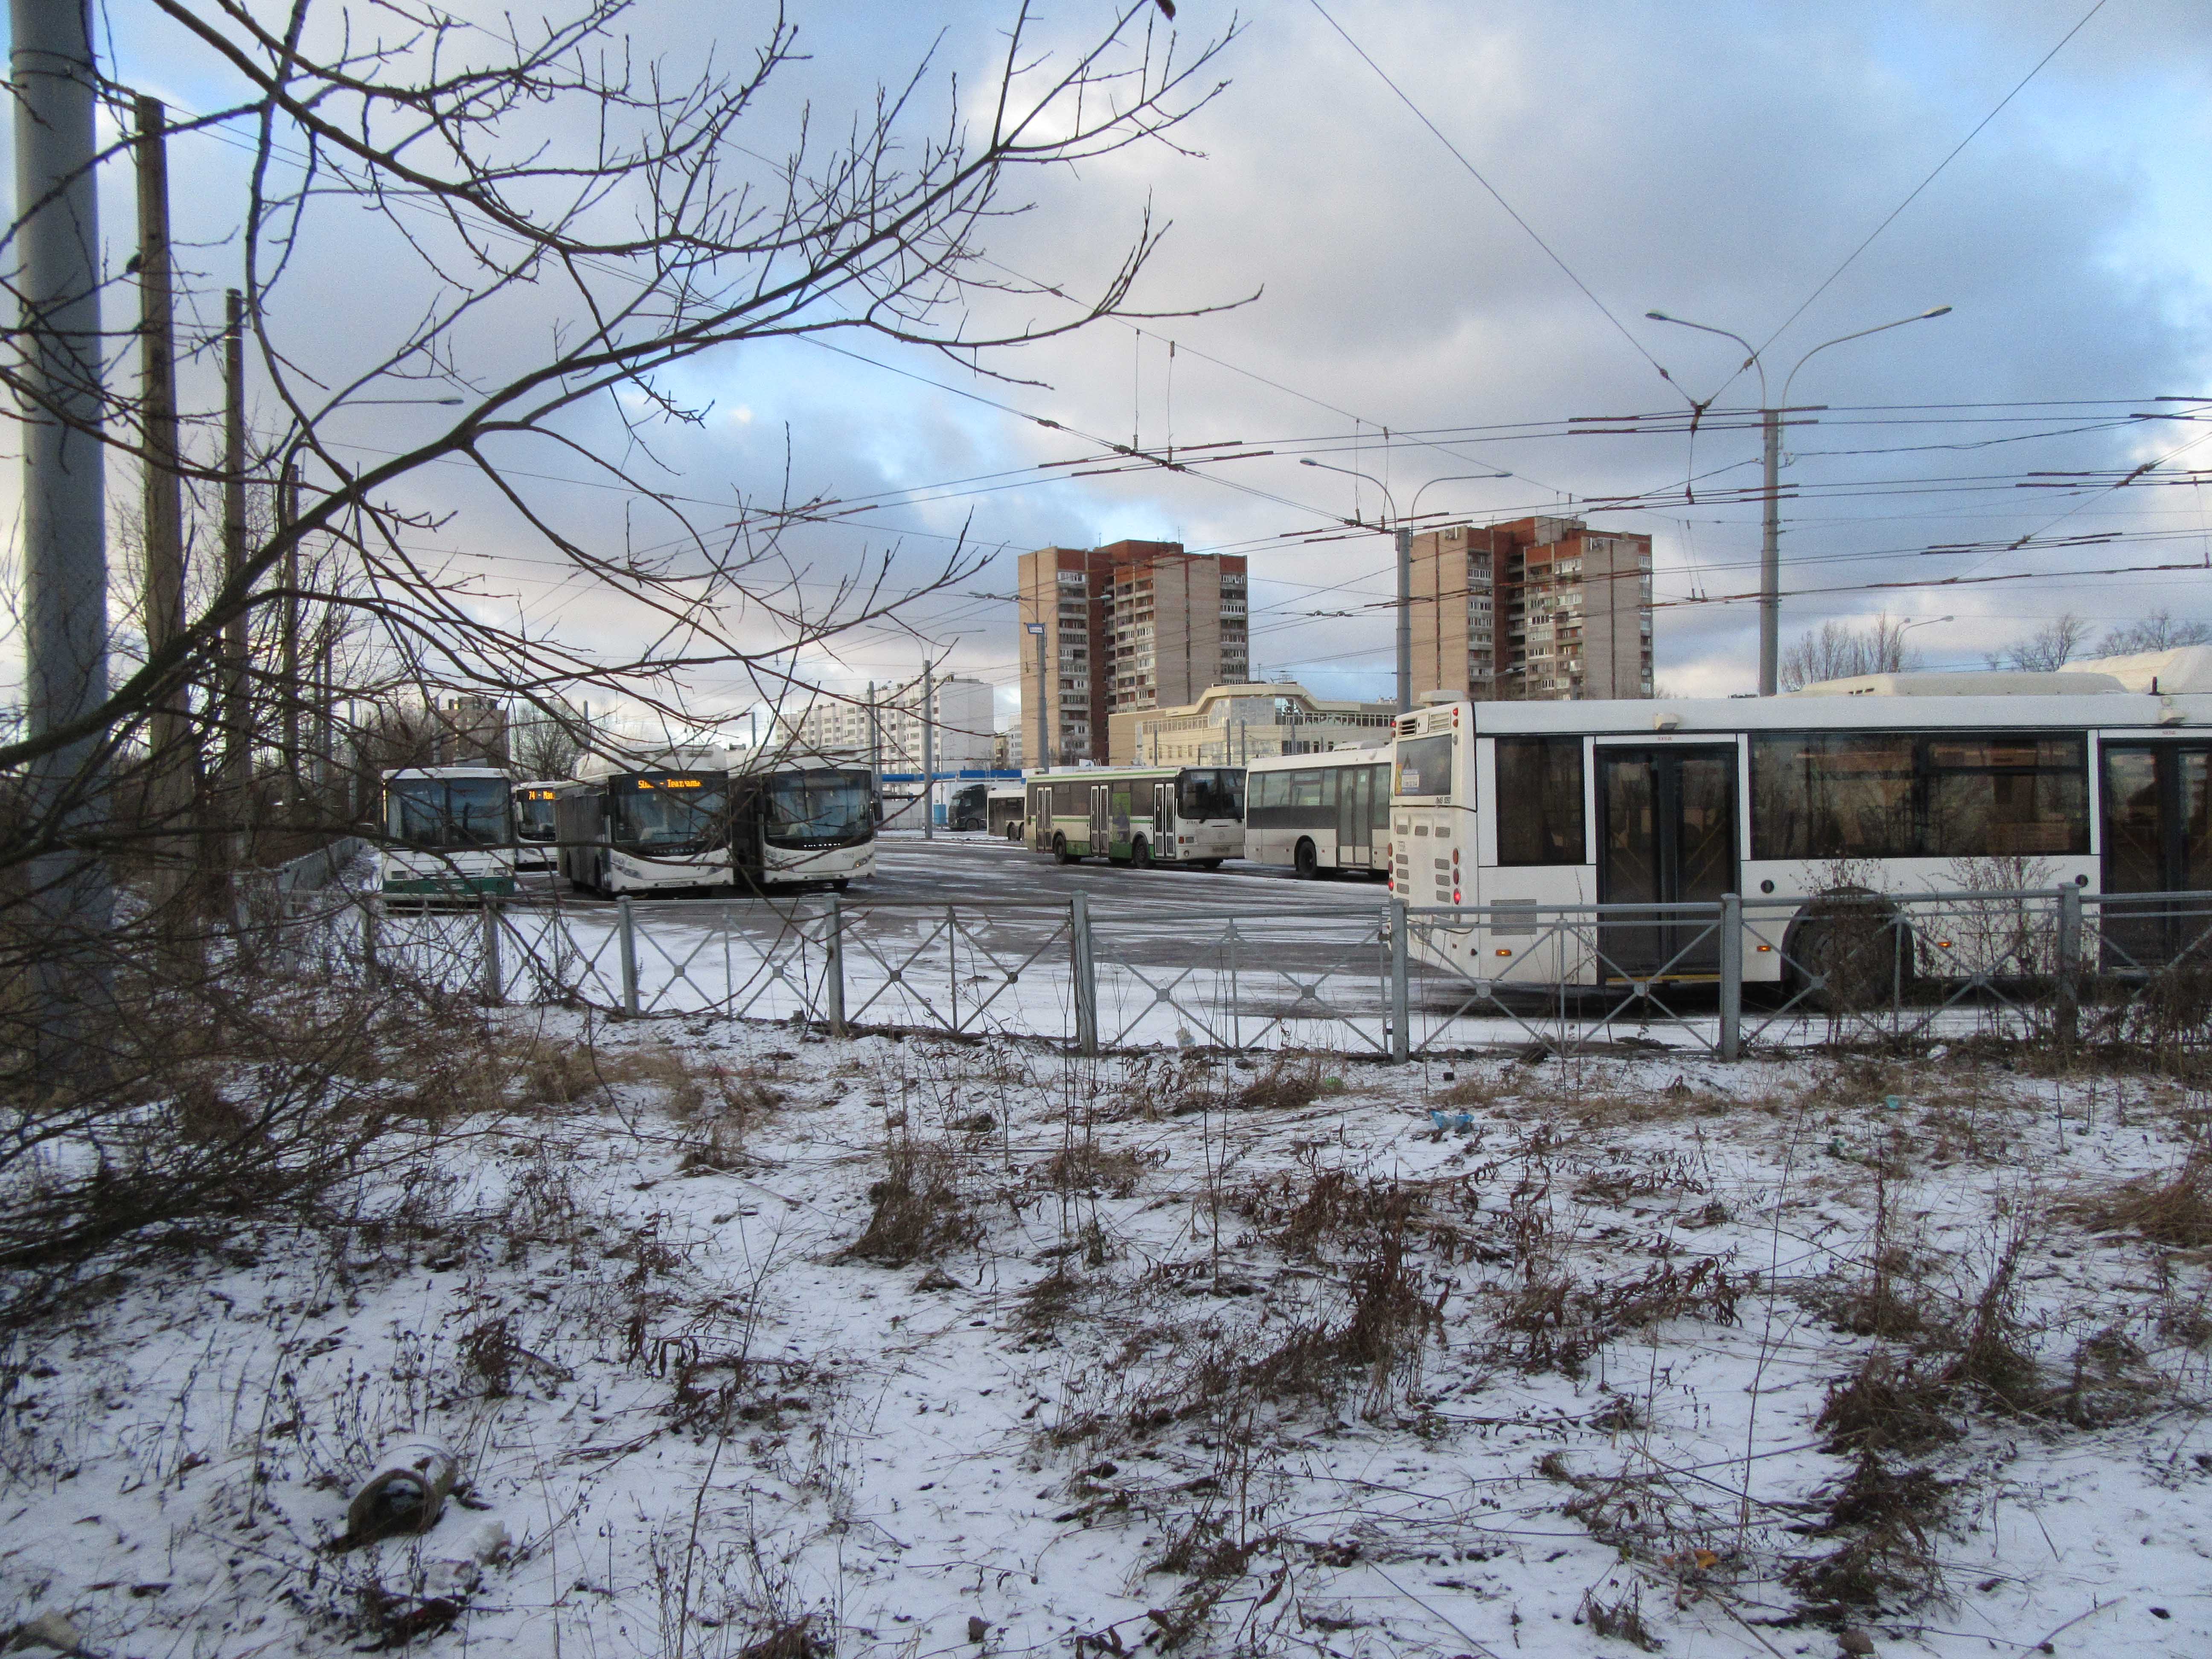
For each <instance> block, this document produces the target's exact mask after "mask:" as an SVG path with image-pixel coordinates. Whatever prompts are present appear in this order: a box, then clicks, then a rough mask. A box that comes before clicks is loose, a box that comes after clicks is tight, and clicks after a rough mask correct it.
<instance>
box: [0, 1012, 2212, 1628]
mask: <svg viewBox="0 0 2212 1659" xmlns="http://www.w3.org/2000/svg"><path fill="white" fill-rule="evenodd" d="M491 1018H493V1019H494V1021H495V1024H497V1026H498V1027H499V1028H500V1042H501V1048H500V1053H501V1056H502V1059H501V1064H502V1065H503V1066H507V1068H508V1070H509V1071H510V1072H511V1073H512V1076H513V1085H512V1088H511V1091H510V1093H509V1096H508V1099H507V1110H505V1111H504V1112H501V1113H498V1114H485V1113H482V1112H474V1113H471V1114H466V1115H459V1114H457V1115H454V1116H453V1117H451V1118H449V1119H448V1120H447V1121H444V1122H443V1123H441V1124H439V1125H437V1126H435V1129H433V1128H431V1127H425V1128H424V1129H423V1130H422V1135H423V1143H422V1149H421V1150H422V1155H421V1156H420V1157H419V1158H416V1160H414V1161H413V1162H412V1163H411V1164H408V1165H405V1166H404V1170H403V1173H401V1174H398V1175H392V1174H386V1175H382V1176H379V1177H378V1178H377V1179H376V1180H375V1181H374V1182H363V1183H362V1189H361V1190H360V1191H359V1192H357V1193H355V1194H347V1195H341V1196H342V1197H343V1198H344V1199H345V1215H346V1221H345V1225H333V1226H331V1227H329V1228H297V1229H295V1228H292V1227H281V1226H277V1225H264V1226H262V1227H258V1228H240V1229H237V1230H234V1231H228V1232H227V1233H216V1232H211V1233H210V1234H209V1235H208V1236H206V1237H204V1238H203V1239H202V1240H201V1241H200V1242H199V1248H198V1249H197V1250H188V1251H179V1253H177V1254H176V1255H173V1256H171V1257H168V1258H167V1259H165V1260H162V1261H159V1262H157V1263H155V1265H152V1266H143V1267H136V1268H133V1269H132V1270H131V1273H129V1275H128V1276H127V1277H125V1278H124V1279H120V1280H118V1281H112V1282H110V1283H107V1284H105V1285H101V1286H100V1288H99V1289H98V1290H97V1291H96V1292H94V1293H89V1294H88V1295H87V1296H85V1297H82V1299H81V1300H79V1301H78V1302H76V1303H75V1304H72V1305H71V1307H70V1310H69V1311H67V1312H66V1313H65V1314H64V1315H61V1316H54V1317H52V1318H51V1319H49V1320H48V1321H47V1322H45V1323H43V1324H40V1325H39V1326H36V1327H33V1328H25V1329H18V1330H15V1331H13V1332H10V1333H9V1334H7V1335H6V1336H5V1337H4V1338H0V1343H3V1344H4V1346H0V1361H4V1369H0V1383H4V1387H0V1482H4V1486H0V1587H4V1589H0V1596H4V1600H0V1629H4V1628H5V1626H6V1625H7V1624H8V1623H12V1622H21V1621H27V1620H35V1619H38V1618H40V1617H47V1618H48V1619H49V1622H48V1623H46V1624H45V1625H41V1626H33V1634H36V1633H39V1632H44V1633H45V1635H46V1638H50V1639H55V1640H59V1639H62V1638H64V1637H65V1638H67V1639H68V1640H70V1641H74V1642H75V1643H76V1644H78V1645H79V1646H80V1647H81V1648H82V1650H84V1651H87V1652H92V1653H98V1654H111V1655H125V1654H128V1655H133V1656H141V1655H149V1656H150V1655H165V1654H179V1655H182V1654H196V1655H197V1654H209V1655H213V1654H218V1653H219V1654H222V1655H225V1656H232V1659H248V1656H252V1655H258V1654H272V1655H273V1654H285V1653H293V1652H306V1653H321V1652H337V1651H340V1650H345V1649H357V1648H362V1647H365V1646H367V1645H368V1644H373V1643H377V1642H383V1643H385V1644H388V1645H398V1644H399V1642H400V1641H401V1640H403V1639H404V1638H408V1637H410V1636H411V1637H412V1638H414V1640H415V1642H416V1645H418V1646H422V1647H426V1648H429V1649H434V1650H445V1651H452V1652H455V1653H459V1652H462V1651H465V1650H496V1651H501V1652H516V1653H528V1654H533V1655H535V1654H567V1655H578V1656H584V1655H588V1656H593V1659H602V1656H609V1659H611V1656H617V1655H625V1654H631V1653H642V1654H654V1655H668V1656H676V1655H738V1654H750V1655H751V1656H754V1659H802V1656H804V1655H805V1654H806V1653H809V1652H829V1651H831V1650H834V1651H836V1652H837V1653H839V1654H848V1655H859V1654H876V1653H881V1654H885V1655H890V1654H897V1655H903V1656H914V1659H921V1656H925V1655H933V1654H946V1653H975V1652H985V1653H999V1654H1011V1653H1024V1652H1061V1653H1064V1652H1069V1651H1075V1652H1080V1653H1092V1654H1097V1653H1121V1652H1125V1651H1130V1650H1135V1649H1136V1648H1137V1647H1139V1645H1145V1644H1148V1646H1149V1650H1153V1651H1166V1650H1178V1651H1182V1652H1187V1653H1226V1652H1231V1651H1248V1650H1249V1651H1255V1652H1258V1651H1264V1652H1277V1651H1279V1652H1285V1653H1315V1654H1326V1655H1334V1656H1350V1655H1370V1654H1373V1655H1383V1654H1392V1655H1395V1654H1435V1655H1438V1656H1450V1655H1459V1654H1478V1655H1501V1656H1502V1655H1506V1654H1514V1653H1521V1654H1528V1655H1531V1656H1540V1655H1547V1654H1553V1655H1565V1654H1575V1655H1582V1654H1589V1653H1607V1652H1618V1653H1622V1654H1626V1653H1630V1652H1633V1651H1635V1650H1636V1647H1637V1645H1638V1644H1647V1643H1648V1644H1654V1645H1656V1644H1664V1650H1665V1651H1667V1652H1668V1653H1673V1654H1722V1655H1757V1654H1783V1655H1797V1654H1812V1655H1820V1656H1826V1655H1829V1654H1833V1653H1835V1652H1837V1651H1838V1640H1839V1632H1840V1633H1842V1635H1843V1637H1844V1639H1846V1640H1848V1641H1849V1642H1850V1643H1851V1644H1853V1650H1861V1651H1863V1650H1865V1648H1864V1647H1863V1646H1862V1645H1860V1644H1863V1642H1866V1641H1869V1640H1870V1642H1871V1644H1872V1650H1875V1651H1878V1652H1881V1653H1883V1654H1893V1653H1895V1654H1903V1653H1916V1654H1918V1653H1926V1654H1941V1655H1947V1656H1948V1655H1966V1654H1975V1655H1981V1654H1986V1653H1990V1652H1996V1653H2026V1652H2032V1651H2037V1650H2039V1649H2040V1650H2044V1651H2052V1652H2057V1653H2067V1652H2075V1653H2098V1652H2104V1653H2126V1654H2172V1655H2185V1654H2188V1655H2193V1654H2201V1653H2204V1652H2206V1651H2208V1650H2212V1594H2208V1585H2212V1572H2209V1571H2208V1547H2212V1511H2208V1508H2207V1499H2208V1498H2212V1437H2207V1435H2206V1434H2205V1432H2204V1417H2203V1398H2204V1395H2205V1391H2206V1370H2207V1359H2206V1349H2205V1346H2204V1344H2205V1343H2206V1341H2207V1340H2208V1338H2212V1315H2208V1311H2207V1308H2206V1298H2207V1284H2208V1280H2207V1252H2206V1251H2205V1249H2203V1248H2202V1246H2201V1245H2187V1244H2166V1243H2153V1242H2151V1241H2149V1240H2147V1239H2145V1238H2144V1237H2142V1236H2141V1235H2140V1233H2139V1232H2138V1231H2135V1230H2133V1229H2132V1228H2130V1227H2129V1226H2127V1225H2122V1224H2121V1222H2118V1221H2116V1220H2115V1215H2116V1214H2120V1215H2122V1216H2123V1218H2124V1214H2125V1212H2115V1211H2114V1210H2113V1209H2112V1206H2111V1205H2110V1203H2109V1202H2108V1201H2107V1200H2109V1199H2110V1198H2111V1195H2112V1194H2113V1193H2114V1192H2115V1191H2117V1190H2118V1189H2119V1188H2121V1187H2122V1185H2123V1183H2125V1182H2130V1181H2132V1182H2137V1183H2138V1185H2139V1187H2140V1188H2142V1189H2144V1190H2148V1189H2149V1188H2155V1187H2156V1186H2157V1185H2158V1184H2159V1183H2160V1182H2165V1181H2166V1180H2168V1179H2169V1178H2170V1177H2172V1176H2174V1174H2175V1173H2176V1171H2177V1170H2182V1169H2184V1168H2185V1162H2184V1161H2185V1158H2187V1155H2188V1153H2189V1152H2190V1150H2191V1148H2192V1147H2193V1146H2196V1145H2197V1137H2199V1136H2200V1135H2201V1134H2202V1133H2203V1127H2204V1122H2205V1118H2204V1104H2205V1103H2204V1101H2203V1097H2201V1096H2197V1095H2195V1094H2192V1093H2191V1092H2188V1091H2184V1090H2181V1089H2179V1088H2178V1087H2176V1086H2175V1085H2172V1084H2169V1083H2167V1082H2165V1081H2162V1080H2160V1079H2155V1078H2152V1077H2148V1076H2141V1077H2138V1076H2124V1077H2116V1076H2110V1075H2101V1074H2091V1073H2076V1074H2072V1075H2069V1076H2066V1077H2063V1078H2059V1079H2053V1078H2047V1077H2039V1076H2035V1075H2030V1074H2028V1073H2025V1072H2022V1071H2018V1070H2015V1069H2013V1068H2012V1064H2011V1062H2009V1061H2008V1060H2006V1059H2005V1058H2004V1057H2003V1056H2001V1055H2000V1056H1988V1055H1984V1056H1981V1057H1976V1056H1973V1055H1970V1054H1966V1053H1963V1052H1961V1053H1954V1054H1943V1053H1942V1052H1941V1051H1938V1052H1937V1053H1936V1054H1933V1055H1929V1056H1923V1057H1917V1058H1915V1059H1914V1060H1911V1062H1909V1063H1891V1062H1884V1061H1877V1060H1858V1059H1848V1058H1834V1057H1828V1056H1820V1055H1808V1056H1803V1057H1799V1058H1795V1059H1790V1060H1751V1061H1746V1062H1744V1063H1742V1064H1740V1065H1737V1066H1720V1065H1717V1064H1714V1063H1709V1062H1706V1061H1704V1060H1698V1059H1693V1058H1686V1057H1683V1056H1680V1055H1674V1054H1644V1055H1638V1056H1636V1057H1632V1058H1617V1057H1606V1058H1590V1059H1583V1060H1548V1061H1545V1062H1543V1063H1540V1064H1533V1065H1520V1064H1513V1063H1510V1062H1506V1061H1502V1060H1485V1061H1481V1062H1469V1061H1462V1062H1460V1063H1459V1064H1458V1065H1457V1066H1450V1065H1448V1064H1446V1063H1443V1062H1431V1063H1428V1064H1425V1065H1416V1066H1409V1067H1405V1068H1401V1069H1395V1070H1394V1069H1392V1068H1390V1067H1389V1066H1383V1065H1379V1064H1372V1063H1370V1062H1367V1061H1364V1060H1340V1059H1315V1060H1305V1059H1302V1058H1294V1059H1291V1060H1287V1061H1285V1062H1282V1063H1280V1064H1279V1065H1278V1064H1274V1063H1273V1062H1270V1061H1268V1060H1265V1059H1260V1060H1239V1061H1230V1060H1223V1059H1219V1058H1206V1057H1204V1056H1202V1055H1200V1054H1197V1053H1195V1052H1194V1053H1189V1054H1183V1053H1170V1054H1158V1055H1152V1056H1145V1057H1138V1058H1127V1057H1121V1058H1113V1059H1108V1060H1100V1061H1096V1062H1085V1061H1081V1060H1073V1059H1069V1058H1066V1057H1065V1056H1063V1055H1061V1054H1058V1053H1056V1052H1054V1051H1051V1050H1049V1049H1048V1048H1044V1047H1042V1046H1041V1045H1034V1044H1018V1043H1014V1042H1006V1041H998V1040H994V1041H991V1042H982V1043H976V1044H963V1043H958V1042H949V1041H944V1040H937V1039H929V1038H921V1037H914V1038H908V1039H906V1040H896V1039H892V1038H889V1037H880V1036H878V1037H867V1038H863V1039H860V1040H856V1041H853V1042H844V1043H836V1042H826V1041H822V1040H819V1039H818V1038H817V1037H816V1036H811V1035H808V1036H801V1035H800V1034H799V1032H798V1031H797V1030H794V1029H793V1028H790V1027H771V1026H762V1025H746V1024H737V1023H733V1022H727V1021H708V1020H706V1019H703V1018H697V1019H692V1020H690V1021H689V1022H688V1023H687V1022H677V1021H666V1020H660V1021H639V1022H628V1023H623V1022H615V1023H608V1022H604V1021H600V1020H598V1019H597V1018H595V1017H592V1016H588V1015H586V1014H581V1013H575V1012H562V1011H551V1010H545V1009H511V1010H507V1011H505V1012H501V1013H498V1014H496V1015H495V1016H492V1017H491ZM1438 1115H1441V1121H1439V1116H1438ZM1462 1115H1464V1121H1462ZM2187 1167H2189V1168H2191V1169H2192V1170H2198V1172H2200V1173H2201V1167H2200V1166H2187ZM2169 1196H2170V1197H2171V1196H2172V1195H2171V1194H2169ZM2182 1197H2183V1198H2184V1199H2185V1197H2186V1194H2183V1195H2182ZM2175 1202H2176V1203H2180V1202H2181V1200H2179V1199H2177V1200H2175ZM2182 1207H2183V1210H2184V1211H2185V1210H2186V1206H2185V1204H2184V1205H2183V1206H2182ZM2160 1213H2164V1212H2160ZM2168 1231H2170V1232H2171V1231H2172V1229H2170V1228H2169V1229H2168ZM2185 1235H2186V1229H2183V1231H2181V1232H2179V1233H2174V1234H2173V1236H2175V1237H2183V1236H2185ZM1869 1356H1875V1357H1876V1358H1875V1359H1874V1361H1873V1362H1872V1364H1869ZM1855 1375H1856V1376H1859V1377H1860V1379H1861V1385H1860V1386H1859V1387H1858V1388H1857V1389H1854V1390H1851V1391H1850V1392H1848V1393H1845V1394H1844V1395H1841V1396H1840V1401H1841V1404H1840V1407H1838V1411H1839V1412H1840V1413H1841V1414H1840V1416H1839V1415H1838V1412H1831V1413H1830V1419H1829V1421H1827V1422H1826V1423H1825V1424H1824V1423H1823V1422H1822V1421H1821V1420H1820V1419H1821V1418H1822V1415H1823V1411H1824V1408H1825V1407H1828V1406H1829V1405H1830V1403H1831V1402H1832V1401H1835V1400H1837V1399H1838V1397H1839V1396H1838V1393H1837V1391H1838V1389H1839V1387H1840V1385H1841V1384H1842V1383H1844V1381H1845V1380H1846V1379H1849V1378H1851V1377H1852V1376H1855ZM421 1438H428V1439H430V1440H433V1441H435V1442H437V1443H441V1444H442V1445H443V1446H445V1447H447V1448H448V1449H450V1450H451V1451H452V1453H453V1455H454V1457H455V1459H456V1460H457V1462H458V1464H459V1468H460V1471H461V1474H462V1477H463V1479H464V1480H465V1483H466V1496H465V1499H464V1500H461V1501H456V1502H454V1503H453V1504H449V1505H448V1506H447V1509H446V1510H445V1512H444V1514H443V1515H442V1516H441V1519H440V1520H439V1521H438V1522H436V1524H435V1526H433V1527H432V1528H431V1529H430V1530H429V1531H428V1533H427V1534H424V1535H422V1536H421V1537H411V1536H399V1537H386V1538H383V1539H381V1540H378V1541H370V1542H366V1543H362V1544H359V1545H358V1546H356V1547H349V1548H344V1549H333V1548H332V1547H331V1545H332V1541H333V1540H335V1539H337V1538H338V1537H339V1535H340V1534H341V1533H342V1532H343V1528H344V1527H345V1524H346V1510H347V1504H348V1499H349V1495H350V1493H351V1492H353V1491H354V1490H355V1489H356V1487H357V1486H358V1485H359V1483H360V1482H361V1481H362V1479H363V1478H364V1477H366V1476H367V1475H368V1474H369V1473H370V1472H371V1470H372V1469H373V1468H374V1467H375V1466H376V1462H377V1459H378V1457H379V1455H380V1452H381V1451H382V1450H383V1449H385V1448H386V1447H387V1446H388V1445H391V1444H392V1443H398V1442H403V1441H407V1440H413V1439H421ZM58 1621H66V1626H67V1629H66V1631H64V1629H63V1626H62V1623H61V1622H58ZM802 1621H804V1622H803V1624H802ZM2044 1644H2047V1645H2044Z"/></svg>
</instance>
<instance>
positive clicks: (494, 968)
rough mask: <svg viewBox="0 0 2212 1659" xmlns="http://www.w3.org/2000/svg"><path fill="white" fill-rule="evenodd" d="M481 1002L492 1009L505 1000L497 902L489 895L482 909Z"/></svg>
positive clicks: (505, 984) (504, 980)
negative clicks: (500, 958)
mask: <svg viewBox="0 0 2212 1659" xmlns="http://www.w3.org/2000/svg"><path fill="white" fill-rule="evenodd" d="M483 1000H484V1001H485V1003H486V1004H487V1005H489V1006H491V1007H494V1008H496V1007H498V1006H500V1004H501V1003H502V1002H504V1001H505V1000H507V979H506V975H503V974H502V973H501V971H500V960H499V901H498V900H496V899H495V898H493V897H491V896H489V894H487V895H486V896H485V897H484V907H483Z"/></svg>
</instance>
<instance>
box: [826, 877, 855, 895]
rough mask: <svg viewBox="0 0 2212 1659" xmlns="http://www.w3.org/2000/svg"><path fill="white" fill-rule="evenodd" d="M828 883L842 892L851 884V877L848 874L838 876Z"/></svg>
mask: <svg viewBox="0 0 2212 1659" xmlns="http://www.w3.org/2000/svg"><path fill="white" fill-rule="evenodd" d="M852 884H853V878H851V877H850V876H840V877H838V878H837V879H836V880H835V881H833V882H831V883H830V885H831V886H832V887H834V888H836V890H838V891H839V892H841V893H842V892H843V891H844V890H846V889H847V888H848V887H850V886H851V885H852Z"/></svg>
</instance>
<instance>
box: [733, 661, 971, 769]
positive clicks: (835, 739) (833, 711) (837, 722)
mask: <svg viewBox="0 0 2212 1659" xmlns="http://www.w3.org/2000/svg"><path fill="white" fill-rule="evenodd" d="M991 700H992V693H991V688H990V687H989V686H987V685H986V684H984V683H983V682H982V681H981V680H975V679H969V678H964V677H963V676H961V675H957V674H948V675H946V676H945V678H943V679H941V680H935V681H933V682H932V684H931V685H930V693H929V702H930V709H931V718H932V719H933V720H934V721H935V722H936V727H937V729H936V731H935V732H933V733H932V737H931V740H932V743H933V745H934V752H935V760H936V765H937V769H938V770H939V771H940V772H957V771H958V770H960V769H962V768H963V767H988V766H989V765H991V763H992V758H993V756H994V753H995V752H996V747H997V744H996V738H995V735H994V733H993V732H992V730H991V726H992V720H991ZM777 723H778V724H779V725H780V726H781V727H782V728H783V733H784V739H785V741H786V742H787V743H789V744H791V745H792V746H793V748H795V749H797V750H799V751H800V752H801V753H805V754H814V755H836V756H848V755H851V756H860V757H866V756H867V755H868V754H869V753H870V752H871V750H873V752H874V753H875V755H876V757H877V759H878V764H879V766H880V768H881V769H882V770H884V771H885V772H919V771H921V725H922V713H921V685H920V684H918V683H915V684H907V685H904V686H902V687H898V688H896V689H894V688H892V687H890V686H879V687H878V688H877V691H876V701H875V703H874V704H873V706H872V707H871V705H870V704H869V702H868V700H867V698H866V696H853V697H850V698H843V697H820V698H817V699H816V700H815V701H814V702H812V703H811V704H810V705H809V706H808V707H807V708H806V711H805V713H804V714H799V715H796V716H793V715H789V714H786V715H784V716H782V717H781V719H780V720H779V721H778V722H777Z"/></svg>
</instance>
